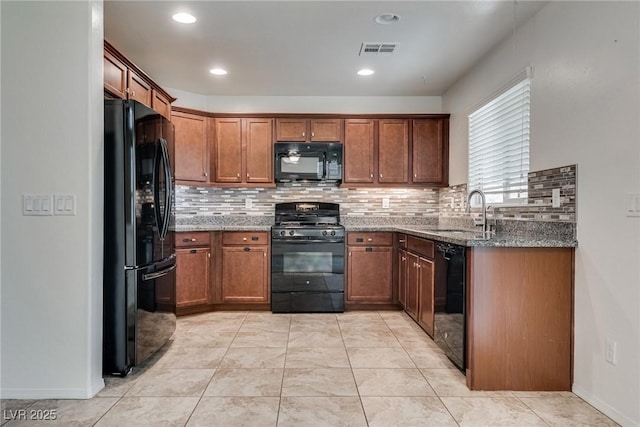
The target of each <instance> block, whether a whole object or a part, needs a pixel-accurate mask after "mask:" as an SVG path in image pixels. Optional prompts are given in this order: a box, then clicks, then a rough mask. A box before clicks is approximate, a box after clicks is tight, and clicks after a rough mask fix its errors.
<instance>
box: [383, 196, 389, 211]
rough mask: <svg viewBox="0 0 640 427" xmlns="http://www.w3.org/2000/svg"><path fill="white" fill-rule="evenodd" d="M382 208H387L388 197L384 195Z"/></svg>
mask: <svg viewBox="0 0 640 427" xmlns="http://www.w3.org/2000/svg"><path fill="white" fill-rule="evenodd" d="M382 208H383V209H389V198H388V197H384V198H383V199H382Z"/></svg>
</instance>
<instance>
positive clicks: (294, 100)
mask: <svg viewBox="0 0 640 427" xmlns="http://www.w3.org/2000/svg"><path fill="white" fill-rule="evenodd" d="M167 92H169V94H171V96H173V97H175V98H178V99H177V100H176V102H175V103H174V104H173V105H174V106H179V107H185V108H193V109H196V110H202V111H210V112H218V113H333V114H376V113H387V114H412V113H413V114H415V113H425V114H426V113H440V112H442V105H441V98H440V97H439V96H207V95H200V94H195V93H191V92H185V91H182V90H179V89H171V88H167Z"/></svg>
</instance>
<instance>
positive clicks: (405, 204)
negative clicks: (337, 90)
mask: <svg viewBox="0 0 640 427" xmlns="http://www.w3.org/2000/svg"><path fill="white" fill-rule="evenodd" d="M576 174H577V166H576V165H570V166H565V167H559V168H553V169H548V170H543V171H536V172H530V173H529V177H528V181H529V185H528V187H529V188H528V195H529V198H528V201H527V204H525V205H522V206H509V207H495V208H493V209H492V211H490V212H489V215H488V217H489V219H490V221H492V222H490V223H492V224H495V225H496V227H497V229H498V230H499V231H505V232H509V233H525V234H526V233H541V234H554V233H555V234H560V235H567V236H569V237H570V236H571V235H573V236H575V233H576V229H575V221H576V178H577V177H576ZM554 188H559V189H560V200H561V203H560V207H558V208H554V207H552V204H551V192H552V190H553V189H554ZM384 199H389V207H388V208H383V207H382V206H383V200H384ZM247 201H249V202H247ZM289 201H321V202H332V203H339V204H340V214H341V216H342V218H341V219H342V222H343V223H344V224H345V225H375V224H420V225H429V226H436V225H439V226H440V227H443V226H444V227H452V228H463V229H473V228H474V224H473V220H472V219H471V216H470V215H469V214H467V213H465V209H466V203H467V185H466V184H461V185H456V186H452V187H448V188H443V189H414V188H406V189H400V188H359V189H347V188H339V187H337V186H335V185H333V184H321V183H310V184H298V183H291V184H282V185H280V184H279V185H278V186H277V187H276V188H218V187H190V186H182V185H179V186H176V220H177V222H178V223H183V224H186V223H197V222H201V221H202V220H206V221H207V222H212V221H213V222H215V223H219V224H227V223H228V224H233V222H234V221H237V220H238V219H240V218H242V222H243V223H245V224H255V225H258V224H260V225H269V224H272V223H273V215H274V206H275V204H276V203H280V202H289ZM248 203H249V204H250V206H249V205H248ZM474 211H475V213H474ZM478 211H479V210H478V209H472V214H473V215H479V213H478Z"/></svg>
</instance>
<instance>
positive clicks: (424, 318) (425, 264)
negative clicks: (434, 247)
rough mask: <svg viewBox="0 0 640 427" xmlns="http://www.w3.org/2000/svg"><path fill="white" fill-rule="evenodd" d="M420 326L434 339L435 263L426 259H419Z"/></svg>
mask: <svg viewBox="0 0 640 427" xmlns="http://www.w3.org/2000/svg"><path fill="white" fill-rule="evenodd" d="M417 269H418V319H417V321H418V324H419V325H420V326H421V327H422V329H424V331H425V332H426V333H427V334H429V336H430V337H431V338H433V315H434V314H433V313H434V307H433V306H434V304H433V287H434V277H435V276H434V274H435V268H434V263H433V261H431V260H428V259H425V258H422V257H420V258H418V264H417Z"/></svg>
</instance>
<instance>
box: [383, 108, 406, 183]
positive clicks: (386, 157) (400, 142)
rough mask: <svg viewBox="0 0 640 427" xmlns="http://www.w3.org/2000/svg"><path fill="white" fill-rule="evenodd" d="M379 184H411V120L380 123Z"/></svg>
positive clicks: (387, 120) (389, 120)
mask: <svg viewBox="0 0 640 427" xmlns="http://www.w3.org/2000/svg"><path fill="white" fill-rule="evenodd" d="M378 182H380V183H407V182H409V120H392V119H386V120H380V121H379V122H378Z"/></svg>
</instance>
